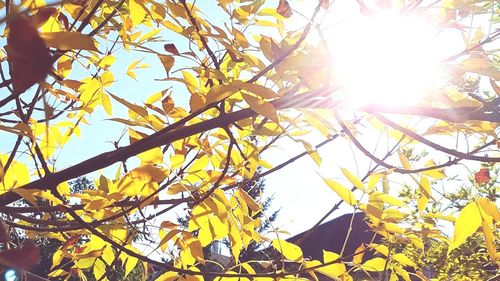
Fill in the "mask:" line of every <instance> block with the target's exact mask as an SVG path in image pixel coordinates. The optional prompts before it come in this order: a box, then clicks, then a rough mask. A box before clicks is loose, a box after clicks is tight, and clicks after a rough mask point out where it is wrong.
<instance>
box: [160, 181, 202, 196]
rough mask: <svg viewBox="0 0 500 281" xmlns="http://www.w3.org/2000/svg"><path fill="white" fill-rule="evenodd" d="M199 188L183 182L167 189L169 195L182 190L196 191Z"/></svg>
mask: <svg viewBox="0 0 500 281" xmlns="http://www.w3.org/2000/svg"><path fill="white" fill-rule="evenodd" d="M194 190H197V188H196V187H193V186H189V185H183V184H180V183H179V184H173V185H171V186H169V188H168V190H167V194H168V195H175V194H177V193H180V192H186V191H194Z"/></svg>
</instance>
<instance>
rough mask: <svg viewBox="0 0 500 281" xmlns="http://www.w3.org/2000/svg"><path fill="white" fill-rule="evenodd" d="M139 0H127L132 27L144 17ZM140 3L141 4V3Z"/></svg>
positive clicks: (144, 12) (144, 13)
mask: <svg viewBox="0 0 500 281" xmlns="http://www.w3.org/2000/svg"><path fill="white" fill-rule="evenodd" d="M139 1H140V0H138V1H136V0H129V1H128V9H129V15H130V19H131V20H132V27H135V26H136V25H138V24H140V23H141V22H142V21H143V20H144V18H145V17H146V11H145V10H144V7H143V4H142V3H140V2H139ZM141 4H142V5H141Z"/></svg>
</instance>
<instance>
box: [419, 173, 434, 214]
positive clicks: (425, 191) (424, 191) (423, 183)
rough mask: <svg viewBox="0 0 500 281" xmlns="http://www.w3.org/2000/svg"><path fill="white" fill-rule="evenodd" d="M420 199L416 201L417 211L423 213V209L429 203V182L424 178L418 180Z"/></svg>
mask: <svg viewBox="0 0 500 281" xmlns="http://www.w3.org/2000/svg"><path fill="white" fill-rule="evenodd" d="M419 187H420V198H418V200H417V206H418V211H419V212H421V213H422V212H423V211H424V210H425V207H426V206H427V202H429V198H430V197H431V182H430V181H429V179H427V178H426V177H423V176H422V177H421V178H420V183H419Z"/></svg>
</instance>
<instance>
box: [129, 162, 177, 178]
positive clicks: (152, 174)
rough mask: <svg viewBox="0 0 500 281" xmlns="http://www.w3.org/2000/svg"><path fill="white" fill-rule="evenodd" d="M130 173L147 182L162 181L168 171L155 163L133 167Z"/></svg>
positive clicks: (133, 176)
mask: <svg viewBox="0 0 500 281" xmlns="http://www.w3.org/2000/svg"><path fill="white" fill-rule="evenodd" d="M130 175H131V176H132V178H133V179H140V180H142V181H146V182H150V181H154V182H162V181H163V180H164V179H165V178H166V177H167V176H168V172H167V170H165V169H162V168H159V167H156V166H153V165H145V166H141V167H138V168H135V169H133V170H132V171H130Z"/></svg>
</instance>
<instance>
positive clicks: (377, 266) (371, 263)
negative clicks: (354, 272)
mask: <svg viewBox="0 0 500 281" xmlns="http://www.w3.org/2000/svg"><path fill="white" fill-rule="evenodd" d="M386 263H387V261H386V260H385V259H383V258H373V259H371V260H367V261H366V262H365V263H363V264H362V265H361V268H362V269H363V270H366V271H384V268H385V265H386Z"/></svg>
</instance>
